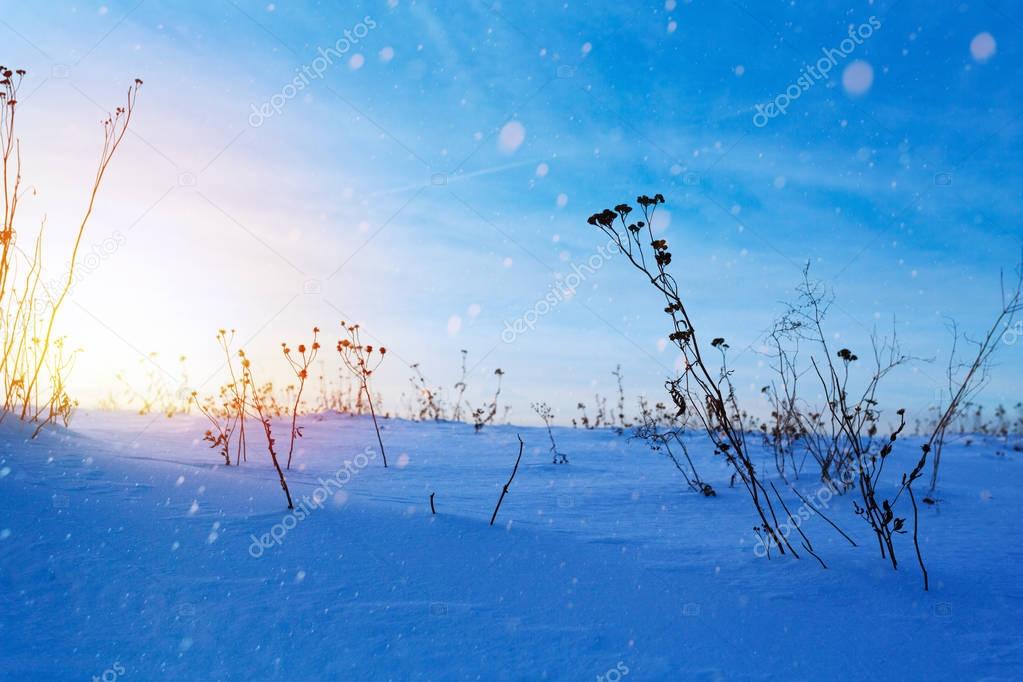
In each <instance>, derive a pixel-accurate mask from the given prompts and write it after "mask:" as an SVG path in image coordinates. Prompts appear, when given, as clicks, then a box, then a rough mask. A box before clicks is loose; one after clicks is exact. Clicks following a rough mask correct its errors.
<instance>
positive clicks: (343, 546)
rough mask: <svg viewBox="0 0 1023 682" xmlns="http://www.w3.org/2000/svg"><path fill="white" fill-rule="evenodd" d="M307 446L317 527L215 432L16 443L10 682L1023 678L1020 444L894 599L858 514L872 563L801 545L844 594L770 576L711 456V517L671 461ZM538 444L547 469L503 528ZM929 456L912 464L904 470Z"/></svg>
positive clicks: (538, 469)
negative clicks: (207, 438) (926, 585)
mask: <svg viewBox="0 0 1023 682" xmlns="http://www.w3.org/2000/svg"><path fill="white" fill-rule="evenodd" d="M300 422H301V423H303V424H304V426H305V429H304V433H305V436H304V437H303V438H302V439H301V440H300V441H299V443H298V445H297V446H296V456H295V464H294V466H293V469H292V470H291V471H290V472H288V481H289V484H290V486H291V490H292V494H293V496H294V497H295V499H296V504H297V506H299V508H301V505H300V504H299V501H300V500H306V502H305V509H306V511H305V513H304V516H303V517H302V518H301V519H298V518H297V517H298V509H296V510H295V511H294V512H289V511H288V510H287V509H286V507H285V504H284V498H283V494H282V492H281V489H280V487H279V484H278V482H277V477H276V473H275V472H274V470H273V468H272V466H271V465H270V462H269V460H268V458H267V456H266V454H265V451H261V450H260V448H259V447H258V442H257V441H255V440H253V441H252V445H251V446H250V448H251V449H250V452H249V460H248V462H247V463H243V464H242V466H240V467H233V466H232V467H225V466H223V464H222V463H220V462H221V460H220V458H219V456H217V455H216V453H214V452H213V451H211V450H209V449H208V448H207V447H206V444H204V443H202V442H200V441H199V439H198V437H199V436H201V434H202V432H203V431H204V430H205V425H204V424H203V422H202V421H200V420H199V419H197V418H195V417H175V418H173V419H167V418H165V417H162V416H161V417H156V418H154V417H148V416H147V417H142V416H137V415H127V414H121V413H106V412H92V413H81V414H79V415H76V420H75V423H74V424H73V427H74V428H73V430H72V431H69V432H68V431H57V430H54V431H50V432H46V433H44V434H43V435H42V436H41V437H40V438H39V439H37V440H35V441H28V440H27V436H28V435H29V433H30V432H29V431H26V430H24V429H20V428H18V426H17V425H12V424H9V423H8V424H4V425H2V426H0V472H5V473H4V474H3V475H0V529H2V533H0V581H2V582H0V641H2V643H3V644H2V646H0V678H2V679H4V680H22V679H25V680H27V679H33V680H36V679H69V678H73V677H82V678H88V677H90V676H97V677H101V678H103V679H106V678H109V677H110V676H111V675H113V677H114V678H117V679H119V678H120V677H121V676H122V675H123V678H124V679H125V680H131V679H139V680H142V679H165V678H175V677H176V678H178V679H217V680H229V679H237V680H263V679H359V680H441V679H443V680H463V679H464V680H520V679H530V680H542V679H550V680H574V679H578V680H586V679H590V680H592V679H594V678H595V677H597V676H601V675H604V676H607V675H608V674H609V673H610V672H611V671H615V675H614V676H615V679H618V678H617V675H619V674H620V675H621V677H622V679H626V680H633V679H635V680H668V679H671V680H675V679H708V680H712V679H735V678H741V679H931V680H939V679H967V678H968V679H1013V678H1018V675H1019V671H1020V670H1021V669H1023V645H1021V639H1020V634H1021V632H1020V629H1021V628H1020V619H1019V616H1018V614H1019V612H1020V608H1021V607H1023V590H1021V588H1020V584H1019V576H1020V572H1019V568H1018V566H1019V564H1020V562H1021V561H1023V551H1021V550H1023V543H1021V535H1020V531H1019V526H1018V519H1019V518H1020V514H1021V511H1023V509H1021V506H1023V505H1021V502H1020V496H1019V494H1018V490H1019V488H1020V484H1021V483H1023V480H1021V474H1020V461H1019V455H1018V453H1015V452H1013V451H1012V450H1011V449H1005V448H1000V447H999V445H998V444H997V443H996V442H993V441H984V440H983V439H981V438H979V437H977V438H974V439H973V443H972V444H971V445H969V446H968V445H967V444H966V442H965V441H963V440H960V441H958V442H956V443H952V444H950V445H948V446H946V449H945V452H944V455H943V457H944V461H943V467H944V468H943V475H942V480H943V484H942V486H941V487H940V489H939V492H940V495H939V497H940V498H941V499H940V502H939V504H938V505H937V506H936V507H929V506H928V507H922V509H921V513H922V517H923V518H922V530H923V534H922V536H921V543H922V545H923V549H924V553H925V557H926V558H927V560H928V566H929V568H930V572H931V582H932V588H931V591H930V592H924V591H923V590H922V588H921V581H920V576H919V573H918V570H917V567H916V565H915V561H914V560H913V555H912V550H911V544H910V543H909V540H908V539H907V538H900V541H901V545H900V548H901V550H902V559H903V562H904V563H903V564H902V565H901V566H900V570H899V571H892V570H891V568H890V566H888V565H887V564H886V563H885V562H884V561H882V560H881V559H880V557H879V556H878V555H877V551H876V547H872V546H871V542H872V540H871V538H870V537H869V535H868V531H867V529H866V527H865V526H864V524H863V523H862V522H861V521H859V520H858V519H857V518H856V517H855V516H854V514H853V513H852V510H851V506H852V500H851V498H849V497H837V498H834V499H832V500H831V501H830V502H829V504H828V508H827V511H826V513H827V514H828V515H829V516H830V517H831V518H832V519H833V520H835V521H836V522H837V523H839V524H840V525H841V526H842V527H843V529H844V530H845V531H846V532H847V533H849V534H850V535H851V536H853V537H854V538H855V539H856V541H857V542H858V543H859V545H860V546H859V547H856V548H854V547H851V546H849V545H848V544H847V543H846V542H845V540H843V539H842V538H841V537H840V536H839V535H838V534H837V533H835V532H834V531H833V530H831V529H830V527H829V526H827V525H826V524H825V523H824V522H823V521H821V520H820V519H819V518H817V517H812V518H810V519H809V520H807V521H805V522H804V523H803V526H802V527H803V529H804V530H805V531H806V532H807V533H808V534H809V535H810V536H811V538H812V539H813V540H814V543H815V547H816V549H817V550H818V553H819V554H821V556H822V557H823V558H824V560H825V561H826V562H827V564H828V566H829V568H828V570H823V569H821V567H820V566H819V564H817V563H816V562H815V561H813V560H812V559H809V558H807V559H805V560H799V561H796V560H793V559H788V558H778V557H775V558H773V559H770V560H769V559H766V558H758V557H757V555H756V554H757V552H756V551H755V540H756V538H755V536H754V535H753V533H752V531H751V528H752V526H753V525H754V520H753V513H752V510H751V507H750V505H749V503H748V502H747V500H746V499H745V497H744V493H742V492H741V491H740V490H738V489H730V488H729V487H728V472H727V469H726V468H725V467H724V465H723V463H722V462H721V461H720V460H719V459H716V458H713V457H712V456H710V455H709V454H707V450H708V448H707V447H705V446H704V445H703V444H702V443H701V441H700V440H699V439H694V440H693V442H692V444H691V449H692V451H693V453H694V455H696V463H697V466H698V467H700V470H701V473H702V475H703V476H704V477H705V478H707V479H708V480H709V481H710V482H711V483H712V485H713V486H714V487H715V488H716V490H717V492H718V496H717V497H716V498H704V497H702V496H698V495H696V494H693V493H689V492H686V491H685V489H684V485H683V484H682V482H681V481H680V480H679V478H678V476H677V473H676V472H675V469H674V468H673V467H672V466H671V464H670V462H669V461H668V460H667V459H666V458H664V457H663V456H660V455H658V454H656V453H654V452H652V451H650V450H649V449H648V448H647V447H646V446H645V445H644V444H643V443H642V442H640V441H638V440H634V439H630V438H629V437H628V434H626V435H624V436H619V435H617V434H615V433H614V432H613V431H609V430H592V431H587V430H574V429H570V428H556V429H555V431H554V436H555V438H556V439H557V443H558V449H559V450H560V451H562V452H565V453H566V454H568V456H569V459H570V461H571V463H570V464H568V465H560V466H559V465H553V464H551V463H550V461H551V460H550V456H549V453H548V448H549V442H548V441H547V434H546V432H545V431H543V430H541V429H537V428H519V427H513V426H505V425H502V426H493V427H486V428H484V430H483V431H482V432H481V433H479V434H477V433H474V431H473V428H472V426H471V425H465V424H452V423H411V422H405V421H399V420H387V421H385V422H384V431H383V437H384V442H385V446H386V447H387V448H388V457H389V460H391V461H393V462H394V463H395V464H394V465H392V466H391V467H390V468H388V469H384V468H383V466H382V463H381V460H380V458H379V457H377V456H376V454H377V453H376V450H375V448H376V437H375V433H374V430H373V426H372V422H371V421H369V419H368V418H363V417H350V416H344V415H324V416H318V417H306V418H304V419H302V420H300ZM277 429H278V433H279V434H280V433H286V432H287V429H286V428H283V427H282V426H278V427H277ZM518 434H521V435H522V437H523V439H524V440H525V442H526V449H525V454H524V456H523V460H522V465H521V466H520V468H519V471H518V473H517V475H516V477H515V480H514V482H513V483H512V484H511V486H510V489H509V493H508V495H507V496H506V497H505V500H504V502H503V504H502V506H501V509H500V513H499V514H498V517H497V522H496V524H495V525H494V526H493V527H491V526H489V525H488V524H489V519H490V515H491V513H492V512H493V507H494V504H495V503H496V501H497V498H498V496H499V495H500V491H501V486H502V485H503V484H504V483H505V482H506V481H507V478H508V475H509V474H510V472H511V467H512V465H513V463H514V460H515V455H516V454H517V448H518V445H517V439H516V436H517V435H518ZM282 440H283V438H282ZM918 446H919V443H918V442H917V441H915V440H914V439H912V438H910V439H900V441H899V449H897V450H896V452H895V453H894V454H893V455H892V457H893V458H894V460H893V461H894V464H890V465H889V467H888V469H889V470H894V469H897V468H899V467H898V466H895V465H896V464H897V465H905V464H906V463H907V462H910V461H915V458H916V456H917V455H918V449H917V448H918ZM999 450H1001V451H1003V454H998V451H999ZM758 458H761V459H762V466H764V467H765V468H766V467H767V458H766V455H765V454H764V455H758ZM399 463H400V464H401V466H398V464H399ZM798 485H799V486H800V487H801V488H802V489H803V490H804V491H806V494H808V495H809V494H813V492H814V491H815V490H817V489H819V487H820V486H819V484H815V482H814V481H813V480H812V477H808V476H804V478H803V479H801V480H800V481H799V482H798ZM324 489H326V492H323V491H324ZM318 491H320V492H318ZM431 493H435V503H436V507H437V514H436V515H433V514H431V513H430V504H429V498H430V495H431ZM324 495H326V497H324ZM317 500H318V502H317ZM796 506H797V505H793V506H792V508H793V509H794V508H795V507H796ZM289 516H291V517H293V520H292V521H291V522H286V519H287V517H289ZM278 524H279V525H280V527H281V528H285V531H284V532H283V533H280V532H278V531H275V530H273V529H274V528H275V527H277V526H278ZM271 533H273V534H274V537H273V538H270V539H269V541H268V542H266V543H263V544H265V545H266V546H261V547H262V549H263V551H262V552H255V551H254V550H252V551H250V550H251V548H252V547H253V544H254V543H255V542H257V541H258V540H259V539H260V538H262V537H263V536H264V535H269V534H271ZM277 537H279V541H278V540H277ZM256 554H258V555H259V556H258V557H256V556H255V555H256ZM625 670H627V671H628V672H627V673H626V672H624V671H625ZM118 671H123V672H118ZM104 675H106V678H104V677H103V676H104Z"/></svg>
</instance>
